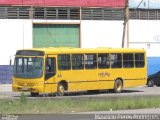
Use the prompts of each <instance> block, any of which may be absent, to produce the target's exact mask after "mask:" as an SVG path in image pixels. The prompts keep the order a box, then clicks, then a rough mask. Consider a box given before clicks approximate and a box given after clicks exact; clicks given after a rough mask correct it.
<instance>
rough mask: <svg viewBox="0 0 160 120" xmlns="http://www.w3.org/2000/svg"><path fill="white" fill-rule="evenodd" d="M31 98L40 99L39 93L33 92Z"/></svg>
mask: <svg viewBox="0 0 160 120" xmlns="http://www.w3.org/2000/svg"><path fill="white" fill-rule="evenodd" d="M30 94H31V97H38V96H39V93H34V92H31V93H30Z"/></svg>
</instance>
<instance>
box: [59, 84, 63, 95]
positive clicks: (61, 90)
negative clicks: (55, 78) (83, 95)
mask: <svg viewBox="0 0 160 120" xmlns="http://www.w3.org/2000/svg"><path fill="white" fill-rule="evenodd" d="M59 92H60V94H63V93H64V87H63V85H60V87H59Z"/></svg>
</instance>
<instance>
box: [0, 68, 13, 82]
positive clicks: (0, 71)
mask: <svg viewBox="0 0 160 120" xmlns="http://www.w3.org/2000/svg"><path fill="white" fill-rule="evenodd" d="M12 70H13V66H9V65H0V84H11V83H12Z"/></svg>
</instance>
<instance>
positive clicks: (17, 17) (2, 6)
mask: <svg viewBox="0 0 160 120" xmlns="http://www.w3.org/2000/svg"><path fill="white" fill-rule="evenodd" d="M125 3H126V1H125V0H37V1H35V0H1V1H0V33H1V35H0V39H1V41H3V42H1V44H0V49H1V51H0V54H1V55H2V56H3V57H2V58H3V59H2V58H1V60H0V70H1V71H3V72H1V73H0V74H2V75H0V80H2V79H10V77H9V78H8V77H6V76H7V75H6V74H8V73H7V72H4V71H6V70H7V71H11V68H10V67H9V66H8V65H9V61H10V58H11V59H12V64H13V60H14V54H15V51H16V50H17V49H23V48H32V47H56V46H68V47H82V48H95V47H117V48H119V47H122V36H123V26H124V18H125V17H124V16H125ZM128 3H129V27H128V31H129V36H128V37H129V41H128V46H129V47H134V48H135V47H136V48H144V49H146V50H147V56H148V60H149V68H150V69H149V70H148V74H152V73H153V72H156V71H158V70H159V67H160V64H159V63H158V62H159V60H160V55H159V50H160V44H159V43H160V33H159V28H160V21H159V20H160V10H159V9H158V8H159V7H157V1H156V0H152V2H151V1H149V0H143V1H142V0H129V1H128ZM154 5H156V6H154ZM158 5H160V4H158ZM146 6H147V7H146ZM150 7H151V8H150ZM125 47H126V45H125ZM157 64H158V65H157ZM150 66H152V67H150ZM8 67H9V68H8ZM4 74H5V77H4ZM9 74H10V75H9V76H11V72H9ZM1 76H2V77H1Z"/></svg>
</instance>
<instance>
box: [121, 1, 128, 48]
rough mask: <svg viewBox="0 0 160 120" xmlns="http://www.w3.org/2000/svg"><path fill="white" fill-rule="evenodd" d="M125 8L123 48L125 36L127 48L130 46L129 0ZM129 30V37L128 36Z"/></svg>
mask: <svg viewBox="0 0 160 120" xmlns="http://www.w3.org/2000/svg"><path fill="white" fill-rule="evenodd" d="M125 4H126V5H125V10H124V23H123V36H122V48H124V47H125V38H127V48H129V6H128V0H126V3H125ZM126 32H127V37H126Z"/></svg>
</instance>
